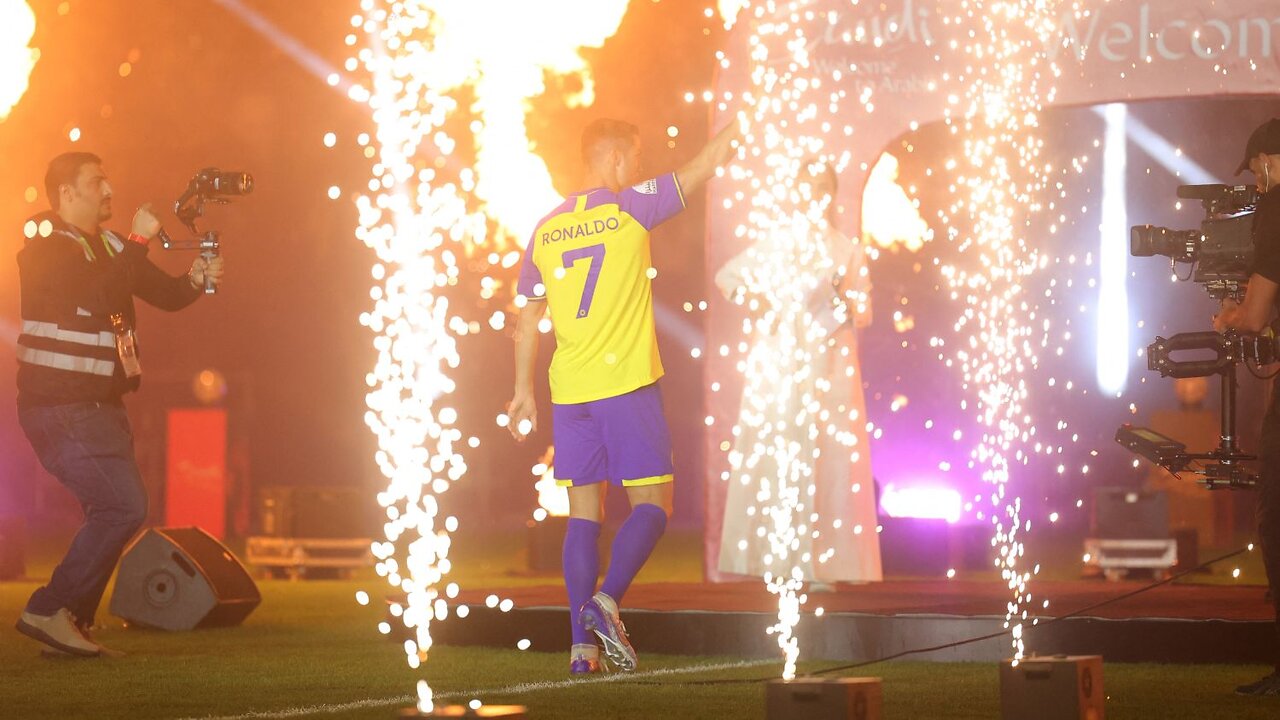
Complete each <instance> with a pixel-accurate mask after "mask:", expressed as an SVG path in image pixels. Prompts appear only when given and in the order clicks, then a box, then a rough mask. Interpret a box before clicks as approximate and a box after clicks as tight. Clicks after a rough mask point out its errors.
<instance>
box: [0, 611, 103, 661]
mask: <svg viewBox="0 0 1280 720" xmlns="http://www.w3.org/2000/svg"><path fill="white" fill-rule="evenodd" d="M16 627H17V628H18V632H20V633H22V634H23V635H26V636H27V637H29V638H31V639H33V640H36V641H38V642H41V643H44V644H45V645H47V646H48V647H51V648H53V649H55V650H61V651H62V652H64V653H67V654H70V655H76V656H79V657H97V656H98V655H99V654H100V653H101V652H102V648H100V647H98V646H97V645H96V644H94V643H93V642H91V641H89V640H87V639H85V637H84V636H83V635H81V634H80V630H79V629H78V628H76V624H75V622H74V621H72V619H71V613H70V612H68V611H67V609H66V608H62V609H61V610H59V611H58V612H56V613H54V614H52V615H36V614H34V613H30V612H24V613H22V617H20V618H18V623H17V625H16Z"/></svg>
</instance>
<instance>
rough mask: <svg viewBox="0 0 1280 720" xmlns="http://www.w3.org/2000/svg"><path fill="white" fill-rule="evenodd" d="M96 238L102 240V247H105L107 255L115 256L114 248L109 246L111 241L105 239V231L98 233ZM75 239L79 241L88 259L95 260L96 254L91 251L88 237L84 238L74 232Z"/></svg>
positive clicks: (96, 258)
mask: <svg viewBox="0 0 1280 720" xmlns="http://www.w3.org/2000/svg"><path fill="white" fill-rule="evenodd" d="M98 239H99V240H101V241H102V247H103V248H104V249H106V251H107V257H109V258H113V257H115V256H116V251H115V248H113V247H111V241H110V240H108V239H107V234H106V233H105V232H103V233H99V234H98ZM76 241H77V242H79V243H80V247H82V248H84V254H85V255H88V256H89V261H90V262H97V260H98V255H97V253H95V252H94V251H93V247H92V246H90V245H89V241H88V239H86V238H85V236H84V235H81V234H80V233H76Z"/></svg>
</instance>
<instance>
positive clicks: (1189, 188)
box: [1129, 185, 1258, 302]
mask: <svg viewBox="0 0 1280 720" xmlns="http://www.w3.org/2000/svg"><path fill="white" fill-rule="evenodd" d="M1178 197H1179V198H1182V199H1183V200H1199V201H1200V202H1201V204H1202V205H1203V206H1204V213H1205V219H1204V221H1203V222H1202V223H1200V229H1199V230H1172V229H1170V228H1165V227H1157V226H1154V225H1135V226H1134V227H1133V229H1132V230H1130V232H1129V254H1130V255H1132V256H1134V257H1151V256H1153V255H1163V256H1165V257H1167V258H1169V262H1170V266H1171V268H1172V270H1173V273H1174V275H1177V274H1178V265H1179V264H1180V263H1182V264H1190V265H1192V266H1193V272H1192V273H1191V274H1188V275H1187V276H1186V277H1183V278H1181V279H1183V280H1194V281H1195V282H1197V283H1199V284H1202V285H1204V286H1205V289H1206V290H1208V291H1209V295H1210V297H1212V298H1214V299H1215V300H1221V299H1223V298H1231V299H1233V300H1236V301H1237V302H1238V301H1240V299H1242V298H1243V297H1244V289H1243V288H1244V285H1245V284H1246V283H1247V282H1248V280H1249V268H1250V265H1251V263H1252V262H1253V210H1254V209H1255V208H1256V207H1257V206H1258V191H1257V189H1256V188H1254V187H1252V186H1249V185H1235V186H1232V185H1180V186H1178Z"/></svg>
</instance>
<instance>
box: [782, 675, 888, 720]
mask: <svg viewBox="0 0 1280 720" xmlns="http://www.w3.org/2000/svg"><path fill="white" fill-rule="evenodd" d="M881 701H882V694H881V688H880V678H797V679H795V680H770V681H769V683H768V684H767V685H766V686H765V691H764V704H765V710H764V716H765V720H880V705H881Z"/></svg>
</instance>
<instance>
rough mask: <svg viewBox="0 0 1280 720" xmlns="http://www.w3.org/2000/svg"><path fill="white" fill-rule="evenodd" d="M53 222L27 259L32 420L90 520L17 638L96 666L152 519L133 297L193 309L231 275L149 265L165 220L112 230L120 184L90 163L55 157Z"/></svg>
mask: <svg viewBox="0 0 1280 720" xmlns="http://www.w3.org/2000/svg"><path fill="white" fill-rule="evenodd" d="M44 184H45V191H46V193H47V195H48V198H49V204H50V206H51V207H52V212H46V213H41V214H40V215H37V216H35V217H34V218H32V219H31V220H29V221H27V223H26V228H25V235H26V244H25V247H23V249H22V250H21V251H20V252H19V253H18V278H19V283H20V285H21V295H22V334H21V335H20V336H19V337H18V345H17V353H18V420H19V423H20V424H21V425H22V430H23V432H24V433H25V434H26V436H27V439H28V440H29V441H30V442H31V447H32V448H33V449H34V450H35V453H36V456H37V457H39V458H40V463H41V464H42V465H43V466H44V467H45V469H46V470H48V471H49V472H50V473H51V474H52V475H53V476H54V477H56V478H57V479H58V481H59V482H61V483H62V484H63V485H65V486H66V487H67V489H68V490H70V491H71V492H72V494H74V495H75V496H76V499H77V500H79V501H80V505H81V507H82V508H83V509H84V514H85V520H84V524H83V525H82V526H81V527H80V530H79V532H77V533H76V536H75V539H74V540H73V541H72V542H71V548H70V549H69V550H68V551H67V554H66V556H65V557H63V559H62V562H60V563H59V564H58V567H57V568H55V569H54V571H53V577H52V578H51V579H50V580H49V584H48V585H45V586H44V587H42V588H39V589H37V590H36V591H35V593H34V594H33V595H32V596H31V599H30V600H29V601H28V602H27V606H26V609H25V610H24V611H23V613H22V616H21V618H20V619H19V620H18V623H17V628H18V630H19V631H20V632H22V633H23V634H25V635H28V636H30V637H32V638H34V639H36V640H38V641H40V642H41V643H43V644H44V645H46V646H48V647H50V648H53V649H55V650H58V651H61V652H65V653H70V654H72V655H79V656H84V657H94V656H97V655H99V654H102V653H104V652H108V651H106V650H104V648H102V647H101V646H100V645H98V644H97V643H95V642H94V641H93V640H92V638H91V637H90V636H89V628H91V627H92V626H93V621H94V614H95V613H96V612H97V610H98V603H99V602H100V601H101V599H102V593H103V591H104V590H105V589H106V586H107V580H108V579H110V577H111V573H112V571H113V570H115V566H116V562H117V561H119V559H120V554H121V552H122V551H123V550H124V547H125V544H126V543H127V542H128V541H129V539H130V538H131V537H133V534H134V533H135V532H137V531H138V529H139V528H140V527H142V523H143V522H144V521H145V520H146V517H147V494H146V489H145V488H144V486H143V484H142V478H141V476H140V474H139V472H138V464H137V461H136V460H135V459H134V454H133V434H132V431H131V430H130V428H129V420H128V417H127V416H126V415H125V410H124V404H123V402H122V401H121V398H122V396H123V395H124V394H125V393H127V392H131V391H133V390H136V389H137V388H138V385H139V383H140V381H141V376H142V368H141V365H140V364H139V361H138V348H137V337H136V334H135V332H134V327H135V322H134V321H135V313H134V307H133V298H134V296H137V297H139V298H142V299H143V300H144V301H146V302H147V303H149V304H151V305H154V306H156V307H158V308H160V309H162V310H170V311H173V310H181V309H182V308H184V307H186V306H188V305H190V304H191V303H193V302H195V301H196V299H197V298H199V297H200V296H201V295H202V294H203V288H204V284H205V280H206V278H207V279H208V280H210V281H211V282H213V283H217V282H218V281H219V280H220V279H221V278H222V259H221V258H214V259H213V260H211V261H206V260H204V259H203V258H199V259H197V260H196V261H195V262H194V263H193V264H192V266H191V270H190V272H188V273H187V274H186V275H181V276H178V277H172V276H170V275H169V274H167V273H165V272H164V271H163V270H161V269H160V268H158V267H156V266H155V265H154V264H153V263H152V262H151V260H150V259H148V258H147V245H148V243H149V242H150V240H151V238H153V237H154V236H155V235H156V234H157V233H158V232H159V230H160V221H159V220H157V219H156V217H155V215H153V214H152V213H151V209H150V208H149V207H148V206H146V205H143V206H142V207H141V208H140V209H139V210H138V212H137V214H136V215H134V218H133V232H131V233H130V234H129V235H128V236H127V238H126V237H122V236H120V235H118V234H117V233H114V232H112V231H110V230H107V229H105V228H103V227H102V223H103V222H104V221H106V220H109V219H110V218H111V185H110V184H109V183H108V182H107V177H106V175H105V174H104V173H103V171H102V161H101V160H100V159H99V158H98V157H97V156H96V155H92V154H90V153H83V152H73V153H65V154H62V155H59V156H58V157H55V158H54V159H53V160H52V161H50V163H49V169H48V172H47V173H46V174H45V180H44Z"/></svg>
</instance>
